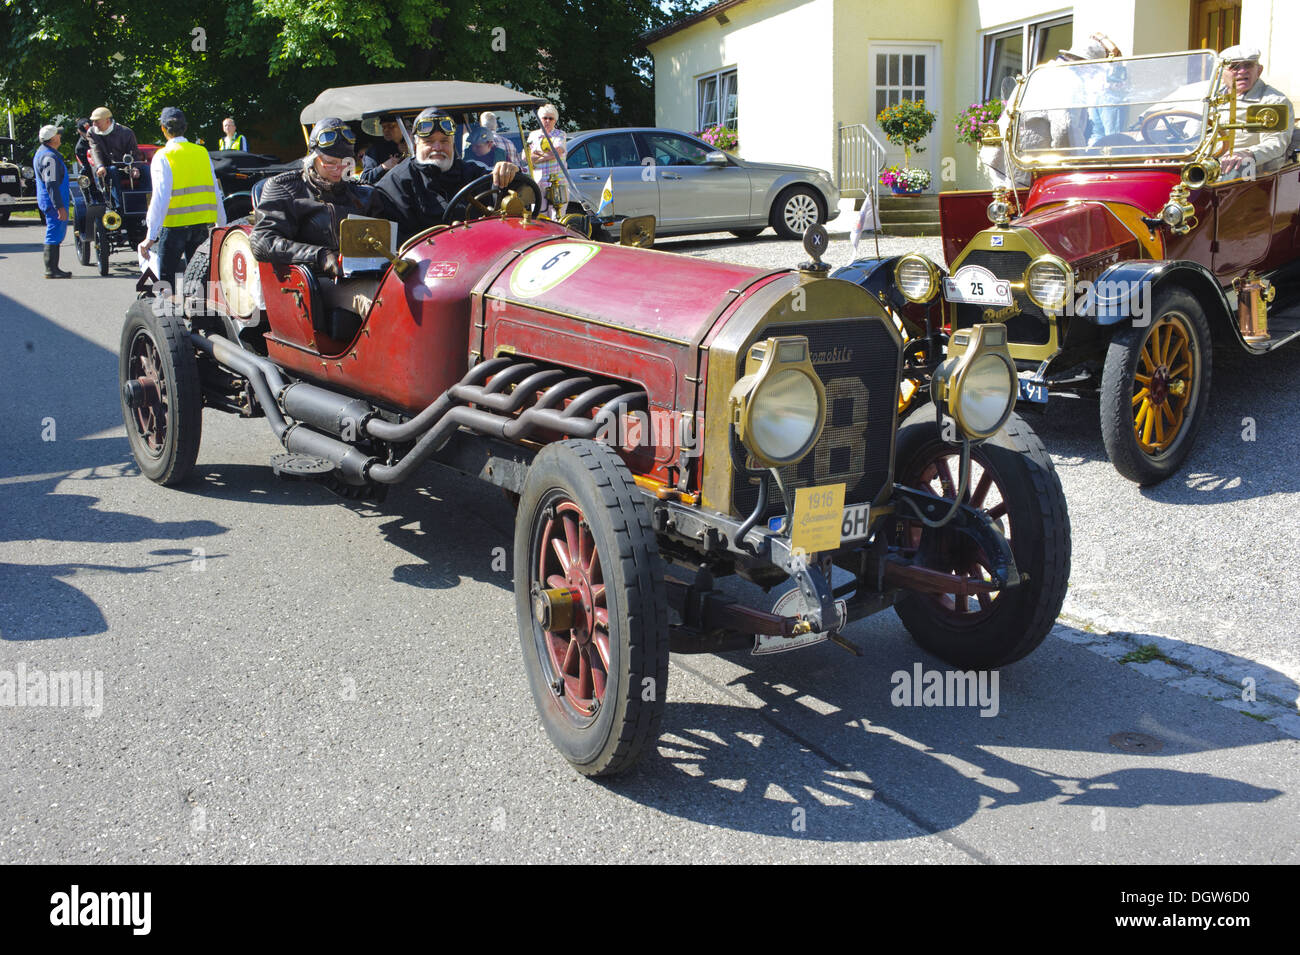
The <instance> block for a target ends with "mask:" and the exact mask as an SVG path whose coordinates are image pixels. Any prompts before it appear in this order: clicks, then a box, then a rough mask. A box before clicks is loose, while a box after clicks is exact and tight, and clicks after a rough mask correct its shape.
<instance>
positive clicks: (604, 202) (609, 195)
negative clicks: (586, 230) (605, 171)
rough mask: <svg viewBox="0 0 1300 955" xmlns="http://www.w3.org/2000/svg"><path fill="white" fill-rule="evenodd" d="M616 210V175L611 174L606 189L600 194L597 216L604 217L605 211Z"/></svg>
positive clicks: (606, 181)
mask: <svg viewBox="0 0 1300 955" xmlns="http://www.w3.org/2000/svg"><path fill="white" fill-rule="evenodd" d="M606 210H609V211H611V212H612V211H613V210H614V174H613V173H612V172H611V173H610V174H609V178H608V179H606V180H605V188H604V189H603V190H602V191H601V193H600V207H599V208H598V209H597V210H596V215H598V216H603V215H604V214H605V211H606Z"/></svg>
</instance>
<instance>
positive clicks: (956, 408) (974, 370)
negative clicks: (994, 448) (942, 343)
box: [930, 323, 1018, 441]
mask: <svg viewBox="0 0 1300 955" xmlns="http://www.w3.org/2000/svg"><path fill="white" fill-rule="evenodd" d="M930 388H931V394H932V395H933V397H934V401H935V403H936V404H937V405H939V406H940V407H946V408H947V409H948V414H950V415H951V416H952V418H953V420H954V421H956V422H957V426H958V427H959V428H961V429H962V431H963V432H965V434H966V435H967V437H969V438H970V439H971V440H973V441H983V440H984V439H985V438H991V437H992V436H993V435H995V434H997V433H998V431H999V430H1000V429H1001V427H1002V426H1003V425H1004V424H1006V423H1007V418H1009V417H1011V412H1012V411H1013V410H1014V409H1015V407H1016V396H1017V394H1018V388H1017V381H1016V366H1015V364H1014V363H1013V362H1012V361H1011V352H1010V350H1009V349H1008V348H1007V330H1006V327H1005V326H1003V325H999V324H993V323H990V324H984V325H973V326H971V327H970V328H963V329H962V330H961V331H959V332H956V333H954V334H953V336H952V340H951V341H950V342H949V343H948V358H947V360H946V361H944V363H943V364H942V365H940V366H939V368H938V370H937V371H936V372H935V373H934V380H933V382H932V383H931V385H930Z"/></svg>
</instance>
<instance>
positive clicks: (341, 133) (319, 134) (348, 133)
mask: <svg viewBox="0 0 1300 955" xmlns="http://www.w3.org/2000/svg"><path fill="white" fill-rule="evenodd" d="M339 137H342V138H343V141H344V142H345V143H347V144H348V145H349V146H355V145H356V143H357V134H356V133H354V132H352V129H351V127H349V126H331V127H330V128H329V129H318V130H316V131H315V132H313V133H312V134H311V139H312V142H313V143H314V144H315V145H317V146H325V147H329V146H333V145H334V143H336V142H337V141H338V139H339Z"/></svg>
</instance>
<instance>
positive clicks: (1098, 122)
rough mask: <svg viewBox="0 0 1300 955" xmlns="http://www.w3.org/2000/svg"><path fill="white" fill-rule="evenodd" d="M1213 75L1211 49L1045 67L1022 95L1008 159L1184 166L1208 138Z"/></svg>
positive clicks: (1033, 162) (1028, 162)
mask: <svg viewBox="0 0 1300 955" xmlns="http://www.w3.org/2000/svg"><path fill="white" fill-rule="evenodd" d="M1216 70H1217V64H1216V58H1215V55H1214V54H1213V53H1211V52H1210V51H1209V50H1197V51H1194V52H1190V53H1176V54H1168V55H1163V56H1144V57H1129V58H1117V59H1111V60H1094V61H1084V62H1078V63H1062V62H1053V63H1046V64H1044V65H1043V66H1040V67H1038V68H1037V69H1035V70H1034V71H1033V72H1032V73H1030V74H1029V77H1028V78H1027V79H1026V80H1025V84H1024V87H1023V89H1022V90H1021V94H1020V99H1019V101H1018V103H1017V106H1016V113H1015V118H1014V123H1015V126H1014V128H1013V129H1012V131H1011V143H1012V147H1011V148H1012V153H1013V155H1014V156H1015V158H1016V159H1017V161H1019V162H1021V163H1024V164H1026V165H1035V166H1041V165H1057V164H1062V163H1070V164H1072V163H1075V162H1079V161H1099V160H1109V161H1111V162H1114V161H1116V160H1121V161H1123V160H1134V159H1136V160H1146V159H1155V160H1158V161H1161V162H1164V161H1169V162H1177V161H1180V160H1185V159H1187V158H1188V157H1190V156H1191V155H1192V154H1193V153H1194V152H1195V151H1196V149H1197V147H1198V146H1199V145H1200V143H1201V137H1202V135H1203V134H1204V132H1205V128H1206V123H1205V119H1206V113H1207V110H1208V108H1209V107H1208V105H1207V98H1208V96H1209V94H1210V90H1211V88H1212V87H1214V86H1217V85H1218V84H1216V83H1215V82H1214V79H1215V75H1216Z"/></svg>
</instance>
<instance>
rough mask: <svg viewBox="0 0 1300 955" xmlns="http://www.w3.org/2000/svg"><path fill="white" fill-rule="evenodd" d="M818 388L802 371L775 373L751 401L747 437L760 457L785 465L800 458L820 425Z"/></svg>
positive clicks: (792, 370) (793, 370) (790, 369)
mask: <svg viewBox="0 0 1300 955" xmlns="http://www.w3.org/2000/svg"><path fill="white" fill-rule="evenodd" d="M819 410H820V402H819V401H818V398H817V389H816V387H815V386H814V385H813V383H812V382H811V381H810V380H809V379H808V376H807V375H806V374H804V373H803V372H802V371H797V370H795V369H793V368H789V369H786V370H785V371H781V372H777V374H775V375H773V376H772V377H771V378H769V379H768V380H767V381H765V382H763V384H762V386H761V387H760V388H759V389H758V392H757V393H756V394H755V395H754V396H753V398H752V399H751V409H750V413H749V434H748V438H749V440H750V441H752V442H753V443H754V444H755V445H756V447H755V450H757V451H759V452H760V453H761V454H762V455H763V456H765V457H767V458H770V459H771V460H773V461H780V462H787V461H794V460H796V459H798V458H801V457H802V456H803V454H804V453H806V451H807V450H808V445H810V444H812V442H813V441H814V440H815V439H816V437H817V435H818V433H819V431H820V425H821V422H820V421H819V420H818V412H819Z"/></svg>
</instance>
